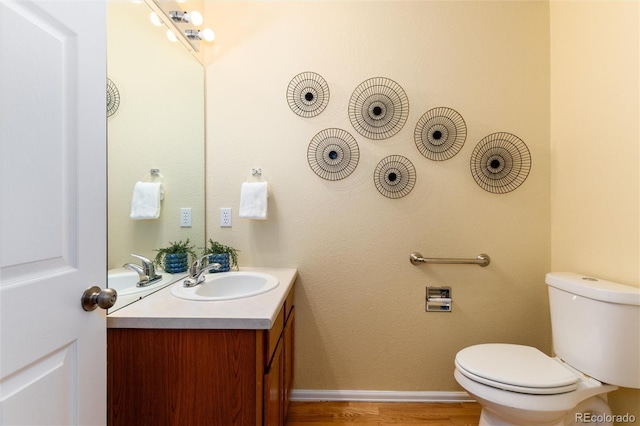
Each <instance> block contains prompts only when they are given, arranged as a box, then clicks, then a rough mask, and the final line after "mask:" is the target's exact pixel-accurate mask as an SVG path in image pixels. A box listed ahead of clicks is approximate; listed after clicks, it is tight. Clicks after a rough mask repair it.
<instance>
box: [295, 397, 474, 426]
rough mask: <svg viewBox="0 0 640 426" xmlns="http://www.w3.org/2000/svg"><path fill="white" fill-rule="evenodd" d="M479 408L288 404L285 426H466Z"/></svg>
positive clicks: (464, 405) (461, 405)
mask: <svg viewBox="0 0 640 426" xmlns="http://www.w3.org/2000/svg"><path fill="white" fill-rule="evenodd" d="M480 410H481V407H480V404H477V403H475V402H462V403H399V402H389V403H373V402H297V401H291V402H290V403H289V414H288V416H287V421H286V422H285V426H336V425H347V424H348V425H351V424H357V426H374V425H375V426H379V425H396V426H398V425H403V426H418V425H420V426H425V425H428V426H452V425H455V426H466V425H469V426H471V425H474V426H475V425H477V424H478V420H479V419H480Z"/></svg>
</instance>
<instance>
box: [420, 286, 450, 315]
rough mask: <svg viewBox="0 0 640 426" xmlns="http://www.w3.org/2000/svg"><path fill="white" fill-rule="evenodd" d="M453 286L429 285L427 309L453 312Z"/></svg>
mask: <svg viewBox="0 0 640 426" xmlns="http://www.w3.org/2000/svg"><path fill="white" fill-rule="evenodd" d="M451 303H452V300H451V287H427V297H426V301H425V311H427V312H451Z"/></svg>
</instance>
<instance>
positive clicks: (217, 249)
mask: <svg viewBox="0 0 640 426" xmlns="http://www.w3.org/2000/svg"><path fill="white" fill-rule="evenodd" d="M238 251H239V250H236V249H234V248H233V247H229V246H225V245H224V244H220V243H219V242H217V241H213V240H212V239H211V238H209V245H208V246H207V247H205V248H204V251H203V252H202V255H203V256H206V255H209V263H210V264H211V263H219V264H220V265H222V267H221V268H220V269H219V270H217V271H212V272H227V271H229V269H231V267H235V268H236V270H238Z"/></svg>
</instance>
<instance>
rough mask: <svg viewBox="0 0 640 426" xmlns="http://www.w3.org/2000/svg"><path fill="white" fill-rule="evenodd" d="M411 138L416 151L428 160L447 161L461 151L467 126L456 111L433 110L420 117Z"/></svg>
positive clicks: (442, 108)
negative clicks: (414, 143)
mask: <svg viewBox="0 0 640 426" xmlns="http://www.w3.org/2000/svg"><path fill="white" fill-rule="evenodd" d="M413 138H414V140H415V142H416V147H418V151H420V153H421V154H422V155H424V156H425V157H427V158H428V159H430V160H435V161H442V160H448V159H449V158H451V157H453V156H454V155H456V154H457V153H458V152H459V151H460V149H462V146H463V145H464V141H465V140H466V139H467V125H466V123H465V122H464V119H463V118H462V116H461V115H460V114H459V113H458V112H457V111H455V110H453V109H451V108H445V107H440V108H433V109H431V110H429V111H427V112H426V113H425V114H424V115H423V116H422V117H420V120H418V124H416V129H415V131H414V133H413Z"/></svg>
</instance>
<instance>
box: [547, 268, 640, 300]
mask: <svg viewBox="0 0 640 426" xmlns="http://www.w3.org/2000/svg"><path fill="white" fill-rule="evenodd" d="M545 281H546V282H547V284H548V285H549V286H551V287H555V288H557V289H560V290H563V291H566V292H569V293H572V294H576V295H578V296H583V297H588V298H589V299H594V300H600V301H602V302H609V303H617V304H621V305H634V306H640V288H638V287H632V286H629V285H624V284H619V283H614V282H612V281H606V280H602V279H599V278H593V277H587V276H585V275H581V274H576V273H574V272H549V273H548V274H547V277H546V280H545Z"/></svg>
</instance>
